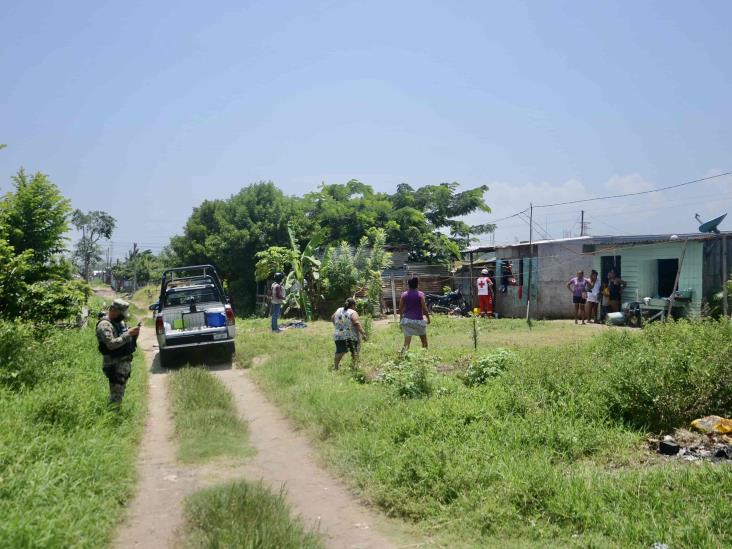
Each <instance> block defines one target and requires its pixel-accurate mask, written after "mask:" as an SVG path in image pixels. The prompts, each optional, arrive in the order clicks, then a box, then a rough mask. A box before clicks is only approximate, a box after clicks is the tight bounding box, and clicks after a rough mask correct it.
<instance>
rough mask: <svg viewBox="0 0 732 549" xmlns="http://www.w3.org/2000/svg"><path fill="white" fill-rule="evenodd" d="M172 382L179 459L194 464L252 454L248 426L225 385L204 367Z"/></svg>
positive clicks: (184, 372) (180, 374) (173, 377)
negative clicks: (241, 417)
mask: <svg viewBox="0 0 732 549" xmlns="http://www.w3.org/2000/svg"><path fill="white" fill-rule="evenodd" d="M169 383H170V385H169V388H170V394H171V402H172V407H173V417H174V419H175V434H176V437H177V438H178V444H179V446H178V459H180V460H181V461H183V462H185V463H195V462H202V461H206V460H209V459H212V458H216V457H225V456H230V457H241V456H245V455H247V454H248V453H250V452H251V449H250V447H249V444H248V442H247V426H246V424H245V423H243V422H242V421H241V419H239V416H238V414H237V411H236V405H235V404H234V399H233V397H232V395H231V393H230V392H229V391H228V390H227V389H226V387H224V385H223V383H221V382H220V381H219V380H218V379H216V378H215V377H214V376H213V375H211V374H210V373H209V372H208V371H206V370H205V369H202V368H182V369H180V370H178V371H176V372H174V373H173V374H172V375H171V376H170V380H169Z"/></svg>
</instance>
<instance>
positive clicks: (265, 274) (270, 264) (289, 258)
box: [254, 246, 297, 282]
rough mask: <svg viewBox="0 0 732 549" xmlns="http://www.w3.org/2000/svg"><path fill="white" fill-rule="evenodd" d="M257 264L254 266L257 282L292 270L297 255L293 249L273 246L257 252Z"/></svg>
mask: <svg viewBox="0 0 732 549" xmlns="http://www.w3.org/2000/svg"><path fill="white" fill-rule="evenodd" d="M255 257H256V258H257V263H256V264H255V266H254V277H255V278H256V280H257V282H261V281H262V280H268V279H270V278H272V277H273V276H274V275H275V273H284V272H286V271H288V270H289V269H291V268H292V264H293V262H294V261H295V260H296V257H297V256H296V255H295V253H294V252H293V250H292V248H285V247H284V246H271V247H269V248H267V249H266V250H264V251H261V252H257V253H256V255H255Z"/></svg>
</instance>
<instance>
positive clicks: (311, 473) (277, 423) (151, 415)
mask: <svg viewBox="0 0 732 549" xmlns="http://www.w3.org/2000/svg"><path fill="white" fill-rule="evenodd" d="M139 346H140V348H142V349H143V351H144V353H145V359H146V363H147V365H148V367H149V368H150V372H151V373H150V376H149V377H148V380H149V382H148V415H147V418H146V420H145V428H144V434H143V439H142V443H141V445H140V451H139V455H138V460H137V474H138V483H137V492H136V495H135V497H134V499H133V500H132V501H131V503H130V505H129V507H128V511H127V516H126V517H125V520H124V522H123V523H122V524H121V525H120V527H119V528H118V530H117V532H116V535H115V537H114V540H113V544H112V545H113V546H114V547H124V548H127V547H144V548H148V547H149V548H151V549H152V548H163V547H175V546H176V545H178V539H179V538H178V535H179V531H180V528H181V526H182V525H183V512H182V507H183V501H184V499H185V497H186V496H187V495H189V494H191V493H193V492H194V491H196V490H199V489H201V488H203V487H206V486H209V485H211V484H213V483H217V482H223V481H229V480H234V479H236V478H245V479H247V480H252V481H259V480H262V481H263V482H265V483H266V484H269V485H270V486H272V488H273V490H274V491H275V492H278V491H279V490H280V488H281V487H283V486H284V488H285V490H286V493H287V499H288V501H289V503H290V505H291V506H292V508H293V510H294V512H295V513H297V514H299V515H300V516H302V518H303V519H304V521H305V522H306V524H308V525H309V526H313V527H315V528H316V529H317V530H318V531H320V532H321V533H322V534H323V540H324V542H325V544H326V546H327V547H333V548H346V547H349V548H382V547H394V546H395V544H394V543H392V542H390V541H389V540H388V539H387V538H386V537H385V536H384V535H383V534H382V533H381V532H380V531H379V530H388V531H390V535H392V536H398V537H399V538H401V539H404V533H403V532H400V531H398V529H397V527H396V526H394V525H393V524H391V522H390V521H386V519H384V518H383V517H381V516H380V515H379V514H378V513H376V512H374V511H372V510H371V509H369V508H367V507H366V506H365V505H363V504H362V503H361V502H360V501H359V500H358V498H357V497H356V496H354V495H353V494H352V493H351V492H350V491H349V490H348V489H347V488H346V486H345V485H344V484H343V483H342V482H341V481H339V480H338V479H337V478H336V477H334V476H333V475H332V474H330V473H329V472H327V471H325V470H324V469H323V468H322V467H321V466H320V465H319V464H318V462H317V460H316V458H315V452H314V450H313V448H312V447H311V445H310V443H309V442H308V440H307V439H306V438H305V437H304V436H303V435H302V434H300V433H298V432H296V430H295V429H293V427H292V426H291V425H290V424H289V422H288V421H287V420H286V419H285V418H284V417H283V416H282V415H281V414H280V413H279V411H278V410H277V408H276V407H275V406H274V405H272V404H271V403H270V402H269V401H268V400H267V399H266V397H265V396H264V395H263V393H262V392H261V390H260V389H259V388H258V387H257V386H256V384H255V383H254V382H253V381H252V380H251V378H250V376H249V373H248V372H247V371H246V370H236V369H232V365H231V364H223V365H218V366H217V367H216V368H215V371H214V374H215V375H216V376H218V377H219V379H221V381H223V382H224V383H225V384H226V386H227V387H228V388H229V390H231V392H232V393H233V394H234V396H235V399H236V403H237V407H238V409H239V412H240V414H241V416H242V418H244V419H245V420H246V421H248V422H249V431H250V441H251V444H252V445H253V446H254V448H255V450H256V452H257V453H256V455H255V456H254V457H249V458H243V459H242V460H241V461H227V462H214V463H209V464H206V465H203V466H200V467H192V466H185V465H182V464H179V463H178V462H177V461H176V457H175V454H176V450H177V445H176V443H175V441H174V439H173V419H172V417H171V413H170V409H169V402H168V394H167V380H166V375H167V373H168V371H167V370H164V369H162V368H161V367H160V365H159V360H158V358H157V343H156V340H155V334H154V332H153V330H151V329H149V328H148V329H143V330H142V333H141V335H140V339H139ZM133 375H134V374H133ZM377 524H378V525H379V529H377V528H376V526H377Z"/></svg>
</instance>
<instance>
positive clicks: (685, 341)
mask: <svg viewBox="0 0 732 549" xmlns="http://www.w3.org/2000/svg"><path fill="white" fill-rule="evenodd" d="M595 360H597V361H598V363H600V364H602V365H603V367H604V369H605V373H606V376H607V380H608V384H607V393H608V399H609V410H610V412H611V414H613V415H614V416H616V417H618V418H620V419H622V420H624V421H626V422H627V423H629V424H631V425H634V426H637V427H641V428H645V429H650V430H652V431H663V430H668V429H672V428H674V427H678V426H681V425H685V424H688V423H689V422H690V421H692V420H693V419H695V418H697V417H701V416H705V415H709V414H717V415H722V416H728V415H730V413H732V368H730V364H732V325H730V323H729V322H728V321H727V320H720V321H713V320H703V321H702V320H696V321H686V320H682V321H678V322H669V323H667V324H652V325H650V326H648V327H647V328H646V329H645V330H644V331H643V332H642V333H641V334H637V335H636V334H628V333H627V332H619V333H610V334H608V335H607V336H606V337H605V338H602V339H601V340H600V342H599V344H598V345H597V347H596V349H595Z"/></svg>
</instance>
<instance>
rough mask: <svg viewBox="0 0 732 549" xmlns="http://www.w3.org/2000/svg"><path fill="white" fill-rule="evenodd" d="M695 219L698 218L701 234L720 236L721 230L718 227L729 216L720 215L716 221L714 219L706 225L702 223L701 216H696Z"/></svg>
mask: <svg viewBox="0 0 732 549" xmlns="http://www.w3.org/2000/svg"><path fill="white" fill-rule="evenodd" d="M694 217H696V220H697V221H698V222H699V223H700V225H699V232H700V233H716V234H719V229H718V228H717V227H718V226H719V224H720V223H721V222H722V221H723V220H724V218H725V217H727V214H723V215H720V216H719V217H715V218H714V219H712V220H711V221H707V222H706V223H705V222H703V221H702V219H701V217H700V216H699V214H694Z"/></svg>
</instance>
